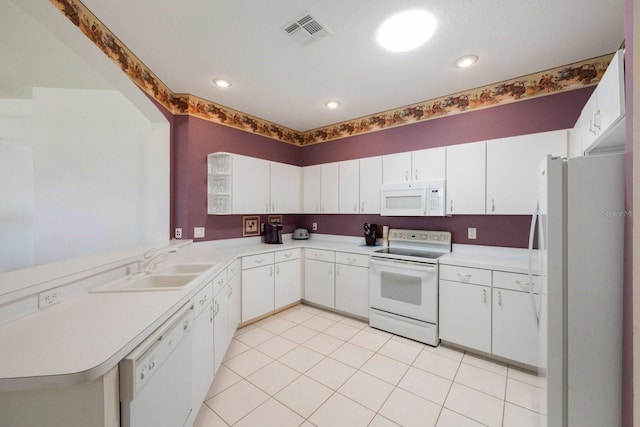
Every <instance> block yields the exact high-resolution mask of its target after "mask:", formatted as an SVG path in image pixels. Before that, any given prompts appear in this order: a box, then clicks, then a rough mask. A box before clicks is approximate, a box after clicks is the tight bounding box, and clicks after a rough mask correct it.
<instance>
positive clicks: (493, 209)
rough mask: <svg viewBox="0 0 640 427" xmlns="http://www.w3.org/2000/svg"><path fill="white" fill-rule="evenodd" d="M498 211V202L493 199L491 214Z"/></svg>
mask: <svg viewBox="0 0 640 427" xmlns="http://www.w3.org/2000/svg"><path fill="white" fill-rule="evenodd" d="M495 211H496V201H495V199H491V212H495Z"/></svg>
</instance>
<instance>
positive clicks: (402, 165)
mask: <svg viewBox="0 0 640 427" xmlns="http://www.w3.org/2000/svg"><path fill="white" fill-rule="evenodd" d="M445 159H446V149H445V147H438V148H427V149H424V150H417V151H412V152H407V153H396V154H389V155H386V156H383V158H382V178H383V183H384V184H402V183H412V182H424V181H438V180H443V179H445V166H446V161H445Z"/></svg>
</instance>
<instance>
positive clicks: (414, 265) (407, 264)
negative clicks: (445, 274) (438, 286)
mask: <svg viewBox="0 0 640 427" xmlns="http://www.w3.org/2000/svg"><path fill="white" fill-rule="evenodd" d="M369 263H371V265H377V266H380V267H385V266H388V267H394V266H396V265H397V264H401V265H402V268H405V269H407V270H415V271H437V270H438V267H437V266H435V265H432V264H427V263H423V262H414V261H403V260H400V259H388V260H387V259H385V260H384V261H378V260H377V259H370V260H369Z"/></svg>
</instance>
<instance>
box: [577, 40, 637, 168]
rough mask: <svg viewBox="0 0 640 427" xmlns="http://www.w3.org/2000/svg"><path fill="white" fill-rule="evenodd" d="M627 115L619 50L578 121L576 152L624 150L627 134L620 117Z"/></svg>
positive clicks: (620, 52) (622, 53)
mask: <svg viewBox="0 0 640 427" xmlns="http://www.w3.org/2000/svg"><path fill="white" fill-rule="evenodd" d="M624 115H625V89H624V51H622V50H619V51H618V52H617V53H616V54H615V55H614V57H613V58H612V59H611V62H610V63H609V66H608V68H607V70H606V71H605V73H604V75H603V76H602V78H601V79H600V82H599V83H598V86H596V89H595V90H594V92H593V94H592V95H591V97H590V98H589V100H588V101H587V103H586V104H585V106H584V108H583V109H582V113H581V114H580V117H579V118H578V121H577V122H576V124H575V128H576V129H577V130H578V132H577V134H576V135H577V136H578V138H576V139H575V140H572V141H571V143H572V147H571V152H572V154H575V153H580V155H582V154H584V153H590V152H598V151H612V150H621V149H622V148H623V146H624V138H625V135H624V125H623V124H622V123H621V120H620V119H621V118H622V117H624Z"/></svg>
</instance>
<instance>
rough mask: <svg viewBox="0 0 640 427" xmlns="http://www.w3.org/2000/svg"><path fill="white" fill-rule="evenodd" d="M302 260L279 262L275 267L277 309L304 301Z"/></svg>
mask: <svg viewBox="0 0 640 427" xmlns="http://www.w3.org/2000/svg"><path fill="white" fill-rule="evenodd" d="M300 263H301V261H300V259H292V260H291V261H285V262H279V263H277V264H276V265H275V269H276V275H275V284H274V301H275V308H276V309H278V308H280V307H284V306H285V305H289V304H293V303H295V302H299V301H300V300H301V299H302V283H301V280H302V271H301V268H300Z"/></svg>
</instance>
